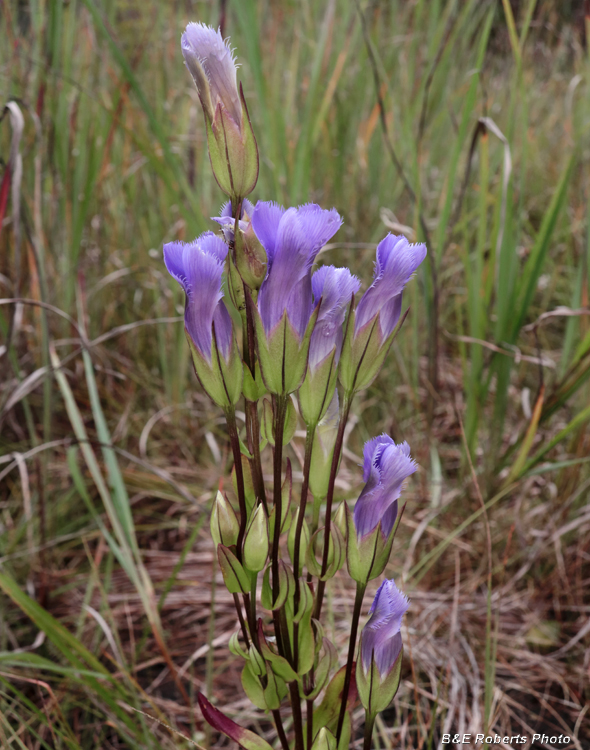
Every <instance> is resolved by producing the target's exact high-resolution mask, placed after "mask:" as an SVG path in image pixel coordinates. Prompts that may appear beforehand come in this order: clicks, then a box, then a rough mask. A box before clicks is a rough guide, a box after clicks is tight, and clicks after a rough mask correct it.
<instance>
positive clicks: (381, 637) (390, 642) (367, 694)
mask: <svg viewBox="0 0 590 750" xmlns="http://www.w3.org/2000/svg"><path fill="white" fill-rule="evenodd" d="M409 606H410V605H409V602H408V599H407V597H406V596H405V595H404V594H402V592H401V591H399V589H398V588H397V587H396V585H395V582H394V581H393V580H391V581H383V583H382V584H381V586H380V587H379V589H378V590H377V594H376V595H375V600H374V601H373V605H372V607H371V609H370V610H369V614H370V615H371V619H370V620H369V622H368V623H367V624H366V625H365V627H364V628H363V630H362V632H361V638H360V643H359V656H358V660H357V668H356V683H357V687H358V691H359V696H360V699H361V703H362V704H363V706H364V708H365V710H366V711H367V713H368V714H369V716H375V714H377V713H378V712H379V711H383V710H384V709H386V708H387V706H388V705H389V704H390V703H391V701H392V700H393V698H394V696H395V694H396V693H397V690H398V687H399V682H400V672H401V661H402V652H403V645H402V636H401V633H400V629H401V624H402V617H403V616H404V614H405V613H406V611H407V609H408V607H409Z"/></svg>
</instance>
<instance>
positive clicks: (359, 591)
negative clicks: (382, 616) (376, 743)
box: [336, 583, 372, 743]
mask: <svg viewBox="0 0 590 750" xmlns="http://www.w3.org/2000/svg"><path fill="white" fill-rule="evenodd" d="M366 588H367V584H366V583H357V585H356V597H355V599H354V609H353V612H352V623H351V626H350V640H349V642H348V658H347V660H346V673H345V675H344V688H343V690H342V703H341V704H340V715H339V717H338V729H337V730H336V743H338V742H340V735H341V734H342V727H343V725H344V717H345V716H346V704H347V701H348V691H349V690H350V678H351V677H352V665H353V664H354V653H355V650H356V636H357V633H358V627H359V618H360V616H361V609H362V606H363V597H364V595H365V589H366ZM371 729H372V727H371ZM369 739H370V738H369Z"/></svg>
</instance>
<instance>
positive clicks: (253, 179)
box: [240, 83, 259, 197]
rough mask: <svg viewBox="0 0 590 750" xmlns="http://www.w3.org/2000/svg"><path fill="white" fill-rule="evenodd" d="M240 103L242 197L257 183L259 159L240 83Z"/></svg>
mask: <svg viewBox="0 0 590 750" xmlns="http://www.w3.org/2000/svg"><path fill="white" fill-rule="evenodd" d="M240 102H241V103H242V142H243V148H244V185H243V190H244V192H243V193H242V197H245V196H246V195H249V194H250V193H251V192H252V191H253V190H254V188H255V187H256V183H257V182H258V170H259V157H258V144H257V143H256V137H255V135H254V130H253V129H252V123H251V122H250V113H249V112H248V105H247V104H246V99H245V97H244V90H243V88H242V84H241V83H240Z"/></svg>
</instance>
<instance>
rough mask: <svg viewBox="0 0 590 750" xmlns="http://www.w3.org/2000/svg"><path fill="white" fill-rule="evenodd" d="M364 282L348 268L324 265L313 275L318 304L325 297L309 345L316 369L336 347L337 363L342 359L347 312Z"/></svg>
mask: <svg viewBox="0 0 590 750" xmlns="http://www.w3.org/2000/svg"><path fill="white" fill-rule="evenodd" d="M360 285H361V282H360V281H359V280H358V279H357V278H356V276H353V275H352V274H351V273H350V271H349V270H348V268H335V267H334V266H321V267H320V268H318V270H317V271H316V272H315V273H314V274H313V276H312V277H311V289H312V293H313V304H314V306H315V305H317V304H318V303H319V301H320V300H321V301H322V304H321V307H320V311H319V313H318V318H317V321H316V324H315V327H314V329H313V333H312V335H311V343H310V345H309V369H310V371H311V372H312V373H313V372H314V371H315V369H316V368H317V367H318V365H319V364H320V363H321V362H323V361H324V360H325V358H326V357H327V356H329V355H330V354H332V352H333V351H334V350H335V357H334V364H335V365H336V364H337V363H338V360H339V359H340V352H341V350H342V338H343V330H342V325H343V323H344V316H345V315H346V310H347V309H348V305H349V304H350V301H351V298H352V296H353V295H354V294H356V293H357V292H358V290H359V288H360Z"/></svg>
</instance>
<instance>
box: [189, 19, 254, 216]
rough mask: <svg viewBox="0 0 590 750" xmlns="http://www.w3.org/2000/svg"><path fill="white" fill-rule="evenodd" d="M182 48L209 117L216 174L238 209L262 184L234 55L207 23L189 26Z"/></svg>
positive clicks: (214, 171)
mask: <svg viewBox="0 0 590 750" xmlns="http://www.w3.org/2000/svg"><path fill="white" fill-rule="evenodd" d="M181 46H182V54H183V56H184V60H185V63H186V66H187V68H188V69H189V71H190V74H191V75H192V77H193V80H194V82H195V85H196V87H197V91H198V92H199V99H200V100H201V105H202V107H203V112H204V114H205V125H206V128H207V143H208V146H209V158H210V160H211V167H212V169H213V174H214V175H215V179H216V180H217V183H218V185H219V187H220V188H221V189H222V190H223V192H224V193H226V195H229V196H230V198H231V199H232V202H233V203H234V204H235V205H237V204H238V203H239V202H240V201H241V200H242V199H243V198H244V197H245V196H246V195H248V194H249V193H251V192H252V190H253V189H254V186H255V185H256V181H257V180H258V147H257V145H256V139H255V137H254V132H253V130H252V125H251V123H250V118H249V116H248V109H247V107H246V102H245V99H244V92H243V91H242V87H241V86H240V90H239V92H238V85H237V81H236V61H235V58H234V55H233V52H232V49H231V47H230V46H229V44H228V42H227V40H226V41H224V40H223V38H222V36H221V33H220V32H219V31H215V30H214V29H213V28H212V27H211V26H205V25H204V24H202V23H189V25H188V26H187V27H186V31H185V32H184V34H183V35H182V40H181Z"/></svg>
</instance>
